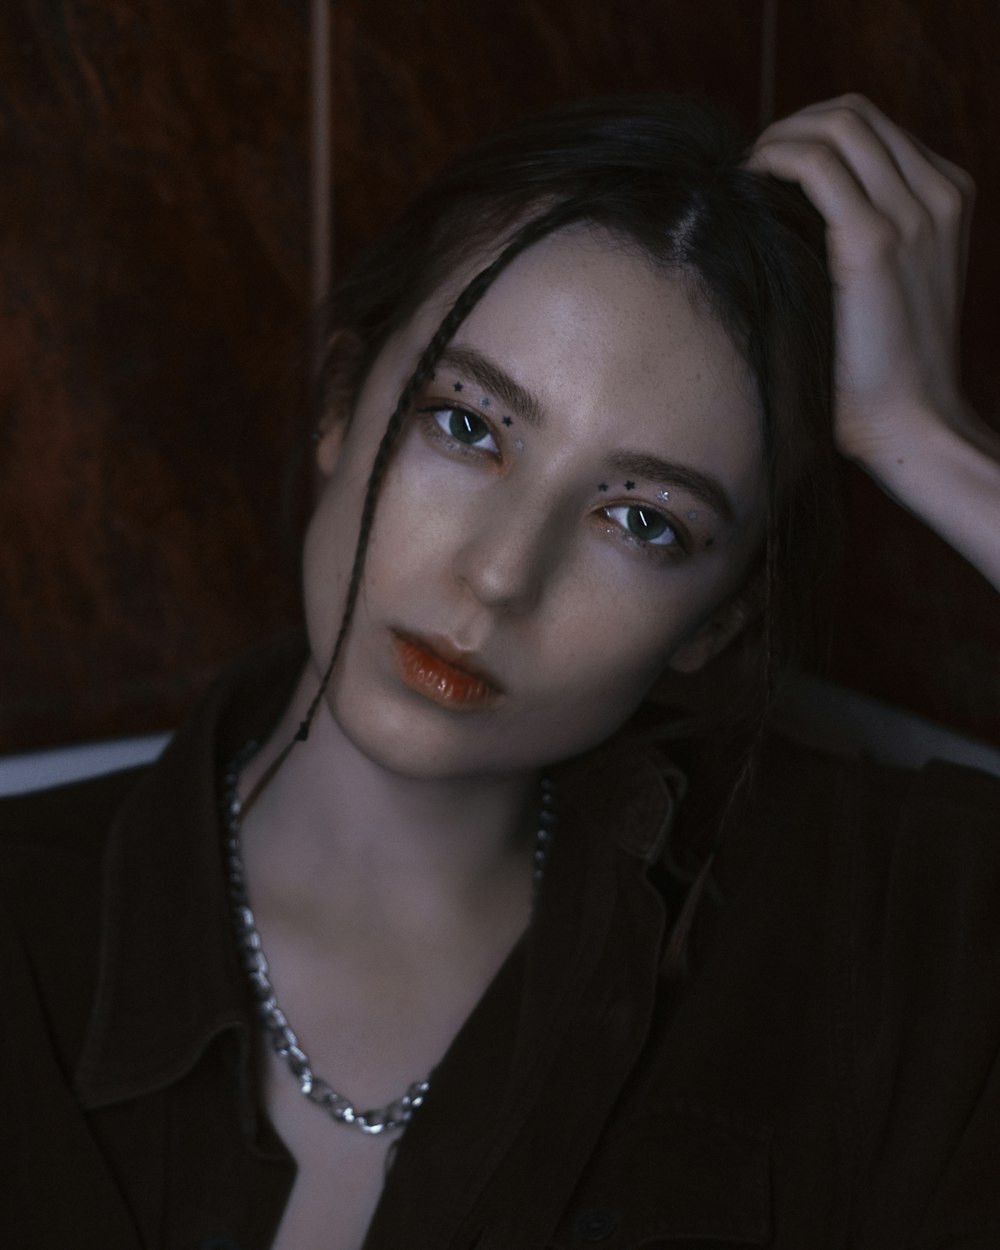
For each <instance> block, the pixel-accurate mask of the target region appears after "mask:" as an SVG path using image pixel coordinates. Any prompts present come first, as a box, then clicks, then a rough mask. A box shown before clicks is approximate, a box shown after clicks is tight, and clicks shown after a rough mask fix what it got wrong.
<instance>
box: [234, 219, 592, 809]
mask: <svg viewBox="0 0 1000 1250" xmlns="http://www.w3.org/2000/svg"><path fill="white" fill-rule="evenodd" d="M588 202H589V201H588V200H587V199H586V198H585V197H582V196H576V197H572V198H570V199H567V200H563V201H561V202H560V203H559V204H557V205H556V206H555V207H554V208H551V209H549V210H548V211H547V212H545V213H542V214H541V215H540V216H538V217H535V218H532V220H531V221H529V222H527V223H526V224H525V225H523V226H522V227H521V228H520V229H519V230H518V231H517V232H516V233H515V234H514V236H513V237H512V238H511V240H510V241H509V242H508V243H507V245H506V246H505V247H504V249H503V251H502V252H501V253H500V254H499V256H497V257H496V258H495V259H494V260H493V261H491V262H490V264H488V265H487V266H486V268H485V269H481V270H480V271H479V273H477V274H476V276H475V277H474V278H473V279H472V280H471V281H470V282H469V283H468V284H467V285H466V286H465V288H464V289H463V290H462V292H461V293H460V294H459V296H458V298H457V299H456V300H455V302H454V304H452V306H451V308H450V309H449V311H448V312H447V313H446V315H445V317H444V319H443V320H442V321H441V324H440V325H439V326H438V328H437V330H435V332H434V334H433V336H432V337H431V339H430V342H429V343H428V344H427V346H426V347H425V348H424V350H423V352H422V353H421V355H420V359H419V360H418V361H417V365H416V368H415V369H414V370H413V373H412V374H411V375H410V377H409V379H408V381H407V383H406V385H405V386H404V387H403V389H402V391H401V392H400V396H399V399H398V401H397V403H396V407H395V408H394V409H393V413H392V416H391V417H390V418H389V421H388V423H387V425H386V427H385V431H384V432H383V434H382V438H381V440H380V442H379V445H378V450H377V451H376V452H375V459H374V461H373V462H372V471H371V474H370V475H369V478H368V485H367V487H366V490H365V499H364V504H363V505H362V508H361V525H360V528H359V530H358V541H357V543H356V545H355V548H354V561H353V564H352V566H351V576H350V580H349V582H348V584H347V597H346V599H345V601H344V611H343V613H342V615H341V618H340V628H339V629H338V630H337V637H336V640H335V642H334V644H333V653H332V654H331V656H330V662H329V664H327V666H326V669H325V671H324V673H323V676H322V678H321V680H320V684H319V688H318V689H317V691H316V694H315V695H314V697H313V700H312V702H311V703H310V704H309V707H308V710H307V711H306V714H305V716H304V718H303V719H302V721H301V722H300V724H299V727H298V729H297V730H296V731H295V734H294V736H293V737H292V740H291V741H290V742H289V743H287V745H286V746H284V747H283V748H282V750H281V751H280V752H279V754H278V755H277V757H276V758H275V759H274V760H273V761H272V762H271V763H270V764H269V765H268V767H267V768H266V769H265V771H264V773H263V774H262V776H261V777H260V779H259V780H258V781H257V784H256V785H255V786H254V787H253V789H252V790H251V791H250V794H249V795H248V796H247V799H246V801H245V802H244V804H243V812H244V816H245V815H246V813H247V812H248V811H249V810H250V808H251V807H252V805H253V804H254V803H255V802H256V801H257V799H258V798H259V797H260V795H261V792H262V791H263V790H264V788H265V787H266V786H267V785H268V783H269V782H270V781H271V780H272V778H273V777H274V775H275V773H277V771H278V769H279V768H280V767H281V765H282V764H283V763H284V762H285V760H286V759H287V758H288V756H289V755H290V754H291V752H292V748H293V747H294V746H295V745H296V743H298V742H305V741H306V739H307V738H308V737H309V730H310V728H311V726H312V722H313V718H314V717H315V715H316V712H317V710H318V709H319V705H320V703H321V702H322V701H323V696H324V695H325V693H326V689H327V686H328V685H329V684H330V679H331V678H332V676H333V671H334V669H335V667H336V665H337V661H338V659H339V658H340V653H341V651H342V650H343V646H344V641H345V640H346V638H347V631H348V630H349V628H350V625H351V620H352V618H353V616H354V609H355V606H356V605H357V601H358V595H359V593H360V589H361V578H362V574H363V573H364V567H365V558H366V556H367V554H368V542H369V539H370V537H371V531H372V526H373V524H374V521H375V508H376V505H377V503H378V496H379V491H380V489H381V486H382V481H383V479H384V477H385V474H386V470H387V469H388V467H389V461H390V459H391V457H392V451H393V448H394V447H395V445H396V441H397V439H398V437H399V433H400V430H401V429H402V428H403V422H404V421H405V419H406V415H407V413H408V412H409V410H410V406H411V405H412V403H413V400H414V397H415V396H416V394H417V392H418V391H419V390H420V388H421V387H422V386H423V385H424V383H425V382H426V381H427V379H428V378H429V377H430V375H431V373H432V372H433V369H434V366H435V365H436V364H437V362H438V360H439V359H440V358H441V353H442V352H443V351H444V349H445V348H446V347H447V346H448V344H449V343H450V342H451V340H452V338H453V337H454V335H455V333H456V331H457V330H458V328H459V326H460V325H461V324H462V322H463V321H464V320H465V319H466V317H468V315H469V314H470V313H471V312H472V310H473V309H474V308H475V307H476V305H477V304H478V303H479V301H480V300H481V299H482V298H483V296H484V295H485V294H486V292H487V291H488V290H489V288H490V287H491V286H492V285H493V282H494V280H495V279H496V277H497V275H498V274H499V273H500V272H501V271H502V270H503V269H505V268H506V267H507V265H509V264H510V262H511V261H512V260H513V259H514V258H515V257H516V256H519V255H520V254H521V253H522V252H523V251H525V249H526V248H529V247H530V246H531V245H532V244H533V243H537V242H538V241H539V240H540V239H543V238H544V237H545V236H546V235H548V234H551V233H552V231H553V230H558V229H559V228H560V227H562V226H567V225H569V224H571V223H572V222H575V221H579V220H580V219H581V218H582V217H584V216H585V215H586V210H587V205H588Z"/></svg>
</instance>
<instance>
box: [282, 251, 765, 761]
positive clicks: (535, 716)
mask: <svg viewBox="0 0 1000 1250" xmlns="http://www.w3.org/2000/svg"><path fill="white" fill-rule="evenodd" d="M474 271H475V267H470V268H469V270H468V271H467V272H463V273H461V274H458V275H456V276H455V280H454V281H453V282H452V283H449V284H448V285H447V287H446V288H445V289H443V290H441V291H439V292H438V293H437V295H436V296H435V297H434V298H433V299H432V300H430V301H428V303H427V304H426V305H425V306H424V307H423V308H422V309H421V310H420V312H419V313H418V314H417V315H416V316H415V317H414V319H413V321H412V322H411V323H410V324H409V326H408V327H407V328H406V329H405V331H403V332H401V333H400V334H399V335H397V337H396V338H395V339H394V340H392V341H391V342H390V343H389V345H388V346H387V347H386V349H385V350H384V351H383V352H382V354H381V356H380V357H379V359H378V360H377V362H376V364H375V367H374V369H373V370H372V372H371V374H370V376H369V378H368V380H367V382H366V384H365V386H364V388H363V392H362V394H361V395H360V397H359V400H358V404H357V407H356V410H355V414H354V418H353V420H352V421H351V423H350V427H349V429H348V432H347V433H346V434H343V425H342V424H340V425H331V427H330V428H329V429H328V430H327V432H326V433H325V435H324V437H323V438H322V440H321V442H320V445H319V452H318V459H319V465H320V469H321V471H322V472H323V474H324V477H325V484H324V488H323V491H322V493H321V496H320V500H319V503H318V505H317V508H316V512H315V515H314V517H313V519H312V522H311V525H310V528H309V533H308V537H307V540H306V550H305V599H306V619H307V624H308V629H309V636H310V645H311V651H312V656H313V662H314V666H315V668H316V670H317V680H318V673H319V672H321V671H322V670H323V668H324V667H325V665H326V662H327V660H328V658H329V655H330V653H331V650H332V646H333V641H334V638H335V636H336V631H337V627H338V624H339V621H340V617H341V611H342V607H343V602H344V597H345V593H346V587H347V583H348V578H349V572H350V566H351V561H352V556H353V551H354V544H355V540H356V536H357V532H358V520H359V516H360V511H361V501H362V498H363V495H364V489H365V484H366V482H367V479H368V475H369V472H370V466H371V463H372V458H373V456H374V452H375V448H376V446H377V444H378V441H379V438H380V437H381V434H382V431H383V429H384V427H385V423H386V420H387V417H388V414H389V413H390V412H391V411H392V410H393V407H394V405H395V402H396V399H397V396H398V394H399V392H400V390H401V389H402V387H403V385H404V383H405V381H406V379H407V377H408V376H409V374H410V372H411V371H412V369H413V367H414V365H415V363H416V360H417V358H418V356H419V354H420V352H421V350H422V348H423V347H424V345H425V344H426V342H427V341H428V339H429V338H430V336H431V334H432V333H433V332H434V329H435V328H436V326H437V324H438V322H439V320H440V318H441V316H442V314H443V313H444V312H445V311H446V309H447V307H448V306H449V305H450V302H451V300H452V299H453V298H454V295H455V294H456V293H457V291H458V290H459V289H460V288H461V285H462V283H463V282H464V281H465V280H466V279H467V277H468V276H469V275H470V274H471V273H472V272H474ZM758 422H759V418H758V412H757V408H756V405H755V403H754V401H753V398H752V393H751V384H750V380H749V377H748V374H747V370H746V367H745V366H744V364H743V362H742V360H741V359H740V357H739V355H738V354H737V352H736V350H735V349H734V347H733V346H732V345H731V343H730V342H729V340H728V338H727V337H726V335H725V333H724V332H723V330H722V329H721V327H720V326H719V325H718V324H717V323H716V322H715V321H714V320H713V319H712V318H711V317H710V316H709V315H708V313H707V312H705V311H704V310H703V309H702V308H701V307H699V306H696V304H695V303H693V302H692V299H691V296H690V295H689V293H688V289H687V288H686V286H685V283H684V280H683V279H682V278H681V277H677V276H670V277H665V276H664V275H663V274H662V273H659V272H656V271H655V270H654V269H653V268H652V267H651V265H650V264H649V263H647V262H646V261H645V260H643V259H642V258H640V257H638V256H637V255H635V254H634V253H633V252H632V251H629V250H627V249H626V248H624V247H623V246H621V245H620V244H617V243H616V242H615V241H614V240H613V239H612V238H611V237H610V236H608V235H606V234H604V233H602V232H599V231H597V230H583V229H577V230H573V231H565V232H562V233H560V234H558V235H555V236H552V237H550V238H548V239H546V240H544V241H543V242H542V243H540V244H538V245H536V246H535V247H533V248H531V249H530V250H529V251H528V252H526V253H525V254H524V255H522V256H521V257H519V258H518V259H517V260H515V261H514V262H513V263H512V264H511V265H510V266H509V267H508V268H507V269H506V270H505V271H504V272H503V273H502V274H501V275H500V277H499V278H498V279H497V281H496V282H495V283H494V284H493V286H492V287H491V288H490V290H489V291H488V292H487V294H486V295H485V296H484V298H483V299H482V301H481V303H480V304H479V305H478V306H477V307H476V308H475V310H474V311H473V312H472V313H471V314H470V316H469V317H468V319H467V320H466V321H465V323H464V324H463V325H462V326H461V327H460V329H459V331H458V333H457V334H456V336H455V338H454V340H453V341H452V343H451V345H450V347H449V349H448V351H447V352H446V354H445V356H444V358H443V359H442V361H441V362H440V363H439V365H438V366H437V369H436V373H435V376H434V378H433V380H432V381H430V382H429V383H428V384H427V385H426V386H425V387H424V389H423V391H422V392H421V393H420V394H419V396H418V397H417V401H416V403H415V405H414V411H413V412H412V414H411V415H410V416H409V417H408V419H407V424H406V427H405V430H404V432H403V434H402V435H401V438H400V441H399V443H398V444H397V450H396V452H395V454H394V457H393V460H392V463H391V466H390V468H389V470H388V473H387V476H386V478H385V481H384V484H383V487H382V491H381V495H380V497H379V503H378V509H377V513H376V518H375V524H374V529H373V532H372V537H371V543H370V546H369V550H368V556H367V563H366V567H365V575H364V581H363V587H362V592H361V594H360V597H359V599H358V603H357V608H356V611H355V614H354V618H353V622H352V626H351V630H350V634H349V638H348V641H347V644H346V648H345V652H344V654H343V656H342V660H341V662H340V663H339V664H338V669H337V672H336V674H335V676H334V680H333V682H332V683H331V687H330V690H329V692H328V695H327V705H328V707H329V709H330V710H331V711H332V713H333V716H334V718H335V720H336V722H337V724H338V725H339V727H340V730H341V731H342V732H343V733H344V734H346V735H347V736H348V738H349V739H350V740H351V741H352V742H353V743H354V744H355V745H356V746H357V747H359V748H360V749H361V750H362V751H363V752H364V753H365V754H366V755H368V756H369V757H370V758H372V759H375V760H377V761H379V762H381V763H382V764H383V765H384V766H386V767H388V768H391V769H393V770H394V771H398V772H401V773H403V774H405V775H408V776H420V777H436V776H453V777H454V776H475V775H487V774H490V775H502V774H508V773H511V772H515V771H518V770H522V769H527V768H537V767H540V766H543V765H546V764H550V763H552V762H554V761H558V760H561V759H565V758H568V757H570V756H572V755H575V754H578V753H579V752H581V751H583V750H585V749H587V748H589V747H591V746H593V745H596V744H597V743H598V742H600V741H602V740H603V739H605V738H606V737H608V736H609V735H610V734H611V733H612V732H614V730H615V729H617V728H618V727H619V726H620V725H621V724H622V723H623V722H624V721H625V720H626V719H627V718H628V717H629V716H630V715H631V713H632V712H633V711H634V710H635V709H636V707H637V706H638V704H639V703H640V702H641V700H642V698H643V697H644V695H645V694H646V693H647V692H648V690H649V688H650V686H651V685H652V684H653V683H654V682H655V680H656V678H657V677H658V675H659V674H660V673H661V672H662V671H663V669H664V667H665V666H671V667H674V668H676V669H682V670H692V669H695V668H697V667H699V666H700V665H701V664H703V663H705V662H706V661H707V660H708V659H710V658H711V657H712V656H713V655H714V654H715V653H716V652H717V651H719V650H721V648H722V647H723V646H724V645H725V644H726V643H727V642H728V641H729V640H730V638H731V637H732V636H733V634H734V633H735V632H737V630H738V629H739V627H740V625H741V623H742V619H743V616H744V609H745V607H746V604H745V602H744V599H745V596H744V597H741V596H740V595H739V594H738V592H739V591H740V590H741V588H742V587H743V585H744V582H745V578H746V575H747V571H748V568H749V566H750V564H751V562H752V559H753V556H754V554H755V551H756V549H757V548H758V545H759V542H760V539H761V534H762V528H763V515H764V473H763V467H762V461H761V450H760V438H759V429H758Z"/></svg>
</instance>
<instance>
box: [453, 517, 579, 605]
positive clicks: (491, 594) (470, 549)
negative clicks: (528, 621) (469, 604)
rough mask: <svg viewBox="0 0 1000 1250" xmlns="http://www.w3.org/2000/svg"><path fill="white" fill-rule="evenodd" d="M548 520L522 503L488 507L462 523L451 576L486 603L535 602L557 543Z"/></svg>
mask: <svg viewBox="0 0 1000 1250" xmlns="http://www.w3.org/2000/svg"><path fill="white" fill-rule="evenodd" d="M553 537H554V536H553V533H552V528H551V519H548V518H542V517H541V516H538V515H535V514H532V513H531V512H530V511H529V510H527V509H524V508H515V509H513V510H510V511H508V510H507V509H492V510H490V511H487V512H483V513H480V514H479V515H478V516H477V517H476V518H475V520H473V521H471V522H469V523H468V524H467V529H466V534H465V537H464V539H463V541H462V542H461V543H460V544H459V547H458V549H457V551H456V553H455V558H454V566H453V571H454V575H455V577H456V579H457V580H458V581H459V582H461V583H462V584H463V585H464V586H466V587H467V589H468V590H469V592H470V593H471V594H472V595H473V596H474V597H475V598H476V599H477V600H478V601H479V602H480V603H481V604H483V605H484V606H485V607H488V608H491V609H492V610H494V611H498V612H512V613H524V612H528V611H530V610H531V609H532V608H533V607H534V606H535V605H536V604H537V603H538V601H539V599H540V597H541V595H542V592H543V589H544V586H545V583H546V579H547V578H548V577H549V576H550V575H551V571H552V567H553V565H554V562H555V560H556V559H557V558H558V556H557V548H558V544H557V542H555V541H554V540H553Z"/></svg>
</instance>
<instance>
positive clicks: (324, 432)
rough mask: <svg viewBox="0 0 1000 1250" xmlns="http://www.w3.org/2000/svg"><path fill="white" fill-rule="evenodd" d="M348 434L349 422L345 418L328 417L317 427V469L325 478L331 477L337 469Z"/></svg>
mask: <svg viewBox="0 0 1000 1250" xmlns="http://www.w3.org/2000/svg"><path fill="white" fill-rule="evenodd" d="M346 433H347V420H346V418H344V417H333V416H331V417H327V418H325V419H324V421H322V422H320V424H319V425H317V427H316V435H317V438H316V468H317V469H319V471H320V473H321V474H322V475H323V476H324V477H329V476H330V474H331V473H332V472H333V471H334V469H335V468H336V467H337V461H338V460H339V459H340V449H341V448H342V447H343V445H344V435H345V434H346Z"/></svg>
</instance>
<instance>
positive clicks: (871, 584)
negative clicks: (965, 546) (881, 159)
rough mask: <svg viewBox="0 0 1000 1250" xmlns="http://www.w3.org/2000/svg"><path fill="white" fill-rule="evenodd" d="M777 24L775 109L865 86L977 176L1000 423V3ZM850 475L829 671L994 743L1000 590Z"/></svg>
mask: <svg viewBox="0 0 1000 1250" xmlns="http://www.w3.org/2000/svg"><path fill="white" fill-rule="evenodd" d="M777 34H778V38H777V47H776V65H777V74H776V86H777V89H776V105H777V109H778V112H779V113H783V112H788V111H790V110H792V109H795V108H798V107H800V106H801V105H803V104H806V103H808V102H810V101H811V100H813V99H816V98H824V97H827V96H833V95H838V94H841V93H842V92H845V91H848V90H855V91H862V92H864V93H865V94H866V95H868V96H870V97H871V99H872V100H874V101H875V103H876V104H878V105H879V106H880V107H881V108H883V109H884V110H885V111H886V112H887V113H888V114H889V115H890V116H891V117H894V118H896V119H897V120H898V121H899V122H900V123H901V124H902V125H903V126H905V127H906V128H907V129H909V130H911V131H912V132H913V133H915V134H918V135H920V136H921V138H922V139H923V140H924V141H925V142H926V143H928V144H929V145H930V146H931V147H932V148H934V149H935V150H937V151H938V152H940V153H942V154H943V155H944V156H947V157H948V158H949V159H951V160H953V161H955V162H957V163H958V164H960V165H962V166H963V167H964V168H965V169H967V170H969V172H970V173H971V174H972V175H973V176H974V178H975V179H976V182H977V184H978V197H977V198H978V203H977V211H976V216H975V221H974V227H973V239H972V264H971V267H970V273H969V285H968V292H967V299H966V311H965V318H964V326H963V341H964V359H965V378H966V383H967V388H968V391H969V393H970V395H971V397H972V399H973V400H974V402H975V404H976V407H977V409H978V410H979V411H980V412H981V413H982V414H983V416H984V417H986V418H987V419H988V420H989V421H990V422H991V423H992V424H993V425H994V426H995V427H996V428H1000V353H998V352H997V349H996V337H997V333H998V329H1000V317H998V312H997V308H998V292H1000V236H998V233H997V231H996V228H995V224H994V223H995V219H996V215H997V211H998V208H1000V158H998V155H997V153H998V141H1000V90H998V88H997V74H996V67H997V65H998V64H1000V20H998V12H997V9H996V6H995V5H989V4H982V3H980V2H979V0H956V2H955V3H949V4H941V3H939V2H938V0H878V3H874V4H871V3H866V2H865V0H849V2H848V3H844V0H809V3H808V4H794V3H788V2H787V0H786V2H785V3H783V4H782V7H781V10H780V17H779V21H778V23H777ZM848 485H849V499H850V503H851V509H850V532H849V538H848V547H847V558H846V560H845V561H844V564H843V566H842V571H841V575H840V578H839V585H838V594H837V600H838V605H839V606H838V608H837V622H836V624H837V629H836V631H835V638H836V645H835V651H834V655H833V658H832V670H833V674H834V676H836V678H837V679H838V680H839V681H842V682H843V683H844V684H846V685H851V686H855V687H858V688H860V689H862V690H867V691H870V692H872V693H874V694H877V695H879V696H880V697H882V698H885V699H887V700H889V701H890V702H894V703H898V704H901V705H902V706H904V707H910V708H913V709H915V710H917V711H919V712H921V713H922V714H924V715H925V716H928V717H931V718H932V719H936V720H940V721H943V722H945V723H950V724H954V725H958V726H961V727H964V728H965V729H966V730H968V731H969V732H970V733H973V734H976V735H978V736H979V737H981V738H983V739H985V740H987V741H993V742H1000V604H998V602H997V596H996V592H995V591H994V590H993V589H992V588H991V587H990V586H989V585H988V584H987V583H986V581H985V579H983V578H982V577H980V576H979V575H978V574H977V573H976V572H975V571H974V570H973V569H971V568H970V567H969V566H968V565H967V564H966V563H965V562H964V561H963V560H962V559H961V558H960V557H959V556H957V555H955V554H954V553H953V552H952V551H951V550H950V549H949V548H948V547H947V546H946V545H945V544H944V543H943V542H941V541H939V540H938V539H937V538H936V537H934V536H933V535H932V534H930V533H929V532H928V531H927V530H926V529H924V527H923V526H922V525H920V524H919V523H918V522H917V521H915V520H913V518H911V517H910V516H909V515H907V514H905V513H903V512H902V511H901V510H900V509H899V508H897V507H895V506H894V505H893V504H892V503H890V502H889V500H888V499H886V498H885V496H884V495H882V494H881V493H880V492H879V490H878V489H877V488H876V487H875V486H874V485H873V484H872V483H871V482H870V481H869V480H868V479H867V478H866V477H864V476H863V475H862V474H860V473H851V474H849V475H848Z"/></svg>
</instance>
